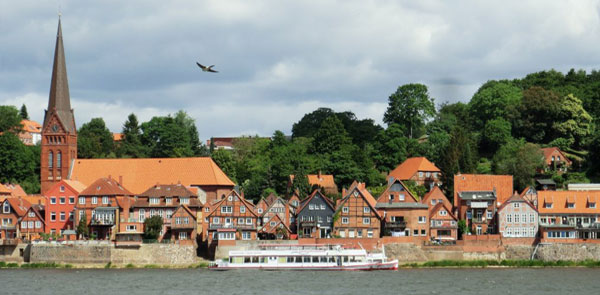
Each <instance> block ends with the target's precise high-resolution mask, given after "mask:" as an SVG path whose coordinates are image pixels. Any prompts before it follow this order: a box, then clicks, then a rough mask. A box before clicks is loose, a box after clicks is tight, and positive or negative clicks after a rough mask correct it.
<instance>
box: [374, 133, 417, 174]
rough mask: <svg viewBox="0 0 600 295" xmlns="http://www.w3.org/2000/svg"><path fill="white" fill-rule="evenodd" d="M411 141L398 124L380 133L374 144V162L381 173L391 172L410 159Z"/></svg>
mask: <svg viewBox="0 0 600 295" xmlns="http://www.w3.org/2000/svg"><path fill="white" fill-rule="evenodd" d="M408 141H409V139H408V138H407V137H405V136H404V130H403V129H402V127H401V126H400V125H398V124H396V123H391V124H390V125H389V126H388V128H387V129H385V130H382V131H380V132H379V134H378V135H377V137H376V138H375V141H374V143H373V155H372V158H373V161H374V162H375V166H376V167H377V169H378V170H379V171H384V172H389V171H391V170H393V169H394V168H395V167H396V166H397V165H399V164H400V163H402V162H404V160H406V158H407V157H408V145H409V143H408Z"/></svg>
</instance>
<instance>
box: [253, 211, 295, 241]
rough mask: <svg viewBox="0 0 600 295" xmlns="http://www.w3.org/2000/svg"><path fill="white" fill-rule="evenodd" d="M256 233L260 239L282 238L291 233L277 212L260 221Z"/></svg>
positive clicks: (287, 236) (288, 236) (286, 237)
mask: <svg viewBox="0 0 600 295" xmlns="http://www.w3.org/2000/svg"><path fill="white" fill-rule="evenodd" d="M258 234H259V237H260V239H261V240H267V239H268V240H274V239H277V240H284V239H289V238H290V235H292V234H293V233H292V231H291V229H290V227H289V226H288V225H287V223H286V222H284V221H283V220H282V219H281V218H280V217H279V215H278V214H274V215H272V216H271V217H270V218H269V219H268V220H267V221H264V222H263V223H262V226H261V227H260V229H259V230H258Z"/></svg>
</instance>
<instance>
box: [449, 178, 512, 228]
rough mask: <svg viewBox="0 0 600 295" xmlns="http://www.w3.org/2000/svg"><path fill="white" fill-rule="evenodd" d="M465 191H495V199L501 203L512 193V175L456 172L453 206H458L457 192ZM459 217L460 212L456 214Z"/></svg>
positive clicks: (456, 207)
mask: <svg viewBox="0 0 600 295" xmlns="http://www.w3.org/2000/svg"><path fill="white" fill-rule="evenodd" d="M465 191H472V192H474V191H496V196H497V201H498V203H500V204H502V203H504V202H505V201H506V200H508V199H509V198H510V197H512V195H513V177H512V175H488V174H460V173H459V174H456V175H454V199H453V203H454V207H455V209H458V211H462V210H461V209H460V208H458V207H460V203H461V202H460V197H459V196H458V193H459V192H465ZM458 215H459V216H457V217H458V218H461V216H460V215H461V214H458Z"/></svg>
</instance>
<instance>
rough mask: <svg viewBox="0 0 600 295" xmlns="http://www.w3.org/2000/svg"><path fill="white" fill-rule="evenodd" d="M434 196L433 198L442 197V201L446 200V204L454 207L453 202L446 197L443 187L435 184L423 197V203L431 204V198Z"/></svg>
mask: <svg viewBox="0 0 600 295" xmlns="http://www.w3.org/2000/svg"><path fill="white" fill-rule="evenodd" d="M432 198H433V199H441V200H442V202H444V203H445V204H446V206H450V207H452V204H451V203H450V201H449V200H448V198H447V197H446V195H445V194H444V192H442V189H441V188H440V187H439V186H437V185H434V186H433V189H432V190H430V191H429V192H428V193H426V194H425V195H424V196H423V199H421V203H423V204H428V205H429V204H431V203H430V202H429V200H430V199H432Z"/></svg>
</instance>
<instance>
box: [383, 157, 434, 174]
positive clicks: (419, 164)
mask: <svg viewBox="0 0 600 295" xmlns="http://www.w3.org/2000/svg"><path fill="white" fill-rule="evenodd" d="M419 171H424V172H440V169H439V168H438V167H436V166H435V165H434V164H433V163H431V162H429V160H427V158H425V157H415V158H408V159H406V161H404V162H402V164H400V165H398V166H397V167H396V169H394V170H392V172H390V174H389V175H388V176H391V177H394V178H395V179H399V180H407V179H410V178H411V177H413V176H414V175H415V173H417V172H419Z"/></svg>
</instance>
